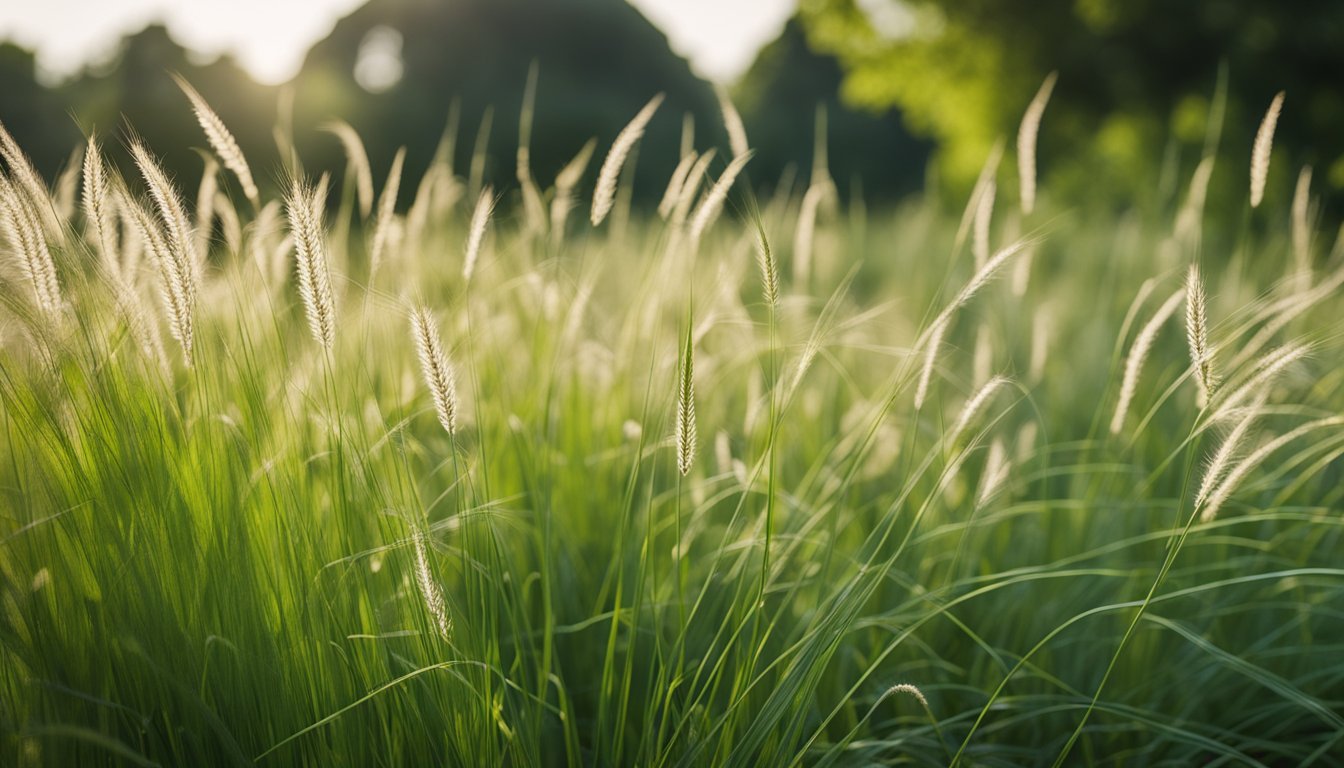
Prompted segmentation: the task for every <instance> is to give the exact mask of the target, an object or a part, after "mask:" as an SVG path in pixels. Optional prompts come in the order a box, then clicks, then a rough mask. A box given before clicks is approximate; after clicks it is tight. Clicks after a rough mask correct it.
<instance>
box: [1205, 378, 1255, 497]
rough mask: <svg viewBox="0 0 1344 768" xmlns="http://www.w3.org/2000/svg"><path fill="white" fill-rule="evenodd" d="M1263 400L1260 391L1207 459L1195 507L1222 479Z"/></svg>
mask: <svg viewBox="0 0 1344 768" xmlns="http://www.w3.org/2000/svg"><path fill="white" fill-rule="evenodd" d="M1264 401H1265V395H1264V393H1263V392H1262V393H1261V394H1260V396H1259V397H1258V398H1257V399H1256V402H1255V404H1254V405H1252V406H1251V407H1249V408H1247V409H1246V414H1245V415H1244V416H1242V418H1241V421H1239V422H1237V425H1236V426H1235V427H1233V428H1232V431H1231V432H1229V433H1228V434H1227V437H1226V438H1224V439H1223V442H1222V443H1221V444H1220V445H1219V446H1218V451H1217V452H1216V453H1214V455H1213V459H1211V460H1210V461H1209V465H1208V468H1206V469H1205V470H1204V478H1203V479H1202V480H1200V483H1199V492H1198V493H1197V494H1195V508H1196V509H1200V508H1202V507H1204V502H1205V501H1207V500H1208V498H1209V494H1210V493H1211V492H1212V491H1213V489H1214V486H1215V485H1216V484H1217V482H1218V481H1219V480H1221V479H1222V477H1223V474H1224V473H1225V472H1226V471H1227V468H1228V464H1229V463H1230V462H1231V461H1232V457H1233V456H1235V455H1236V453H1237V451H1238V450H1239V449H1240V448H1241V442H1242V440H1244V439H1245V438H1246V435H1247V433H1248V432H1250V430H1251V424H1252V423H1254V421H1255V419H1256V417H1258V416H1259V415H1260V406H1261V405H1262V404H1263V403H1264Z"/></svg>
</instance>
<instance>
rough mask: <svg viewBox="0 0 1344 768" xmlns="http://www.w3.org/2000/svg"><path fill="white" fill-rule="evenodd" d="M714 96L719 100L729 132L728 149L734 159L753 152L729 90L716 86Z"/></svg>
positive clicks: (720, 109) (726, 128) (724, 125)
mask: <svg viewBox="0 0 1344 768" xmlns="http://www.w3.org/2000/svg"><path fill="white" fill-rule="evenodd" d="M714 95H715V96H716V97H717V98H718V100H719V111H720V112H722V113H723V128H724V130H726V131H727V132H728V148H729V149H731V150H732V151H733V157H735V158H737V157H741V156H743V155H745V154H747V152H750V151H751V145H750V144H749V143H748V142H747V129H746V126H744V125H743V124H742V115H740V114H738V112H737V107H735V106H733V100H732V98H730V97H729V96H728V89H726V88H724V87H723V86H721V85H716V86H715V87H714Z"/></svg>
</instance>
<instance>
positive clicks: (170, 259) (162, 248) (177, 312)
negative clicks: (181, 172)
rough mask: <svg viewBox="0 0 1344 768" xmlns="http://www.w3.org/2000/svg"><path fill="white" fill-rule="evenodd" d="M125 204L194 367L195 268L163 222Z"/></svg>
mask: <svg viewBox="0 0 1344 768" xmlns="http://www.w3.org/2000/svg"><path fill="white" fill-rule="evenodd" d="M124 203H125V206H124V208H125V210H126V212H127V213H128V214H130V216H131V220H132V222H133V224H134V227H135V229H136V231H137V232H139V233H140V238H141V240H142V241H143V242H144V243H145V247H146V248H147V249H148V251H149V254H150V258H151V259H152V260H153V262H154V265H155V267H156V270H155V271H156V272H157V273H158V275H159V298H160V300H161V301H162V303H163V310H164V314H165V315H166V316H167V318H168V333H169V335H171V336H172V337H173V338H174V339H175V340H176V341H177V343H178V345H180V346H181V347H182V360H183V363H184V364H185V365H186V366H187V367H188V368H190V367H191V366H192V349H193V347H194V340H195V314H196V281H195V276H194V272H193V270H192V266H191V265H190V264H187V263H186V262H185V261H184V260H183V258H182V254H181V253H180V251H179V250H178V249H176V248H174V247H173V246H172V245H170V244H169V242H168V238H167V237H166V236H165V235H164V232H163V228H162V226H161V225H160V223H159V221H158V220H157V219H156V218H155V217H154V215H153V214H151V213H150V212H149V211H148V210H147V209H146V207H145V206H144V205H141V204H140V203H138V202H135V201H132V200H129V199H125V200H124Z"/></svg>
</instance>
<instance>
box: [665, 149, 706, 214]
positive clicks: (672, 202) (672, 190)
mask: <svg viewBox="0 0 1344 768" xmlns="http://www.w3.org/2000/svg"><path fill="white" fill-rule="evenodd" d="M699 157H700V155H699V154H697V153H696V152H695V151H694V150H691V151H690V152H688V153H686V154H684V155H682V157H681V160H680V161H678V162H677V167H676V168H675V169H674V170H673V171H672V178H670V179H668V182H667V190H666V191H664V192H663V199H662V200H661V201H660V202H659V203H658V215H659V216H660V217H662V219H663V220H664V221H666V220H667V217H668V216H670V215H672V211H673V210H674V209H675V208H676V207H677V201H678V200H680V199H681V188H682V186H683V185H685V183H686V178H687V177H688V176H689V175H690V172H691V168H692V167H693V166H694V165H695V161H696V159H697V158H699Z"/></svg>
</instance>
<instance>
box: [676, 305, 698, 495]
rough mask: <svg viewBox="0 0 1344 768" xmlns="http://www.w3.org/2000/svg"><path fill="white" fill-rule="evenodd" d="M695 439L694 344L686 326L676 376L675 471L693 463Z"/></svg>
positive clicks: (684, 468) (682, 471)
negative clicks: (679, 368) (679, 367)
mask: <svg viewBox="0 0 1344 768" xmlns="http://www.w3.org/2000/svg"><path fill="white" fill-rule="evenodd" d="M695 439H696V435H695V344H694V340H693V338H692V336H691V329H690V327H687V329H686V342H685V345H684V346H683V347H682V353H681V370H680V375H679V376H678V377H677V471H679V472H681V474H683V475H687V474H690V471H691V465H692V464H694V463H695Z"/></svg>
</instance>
